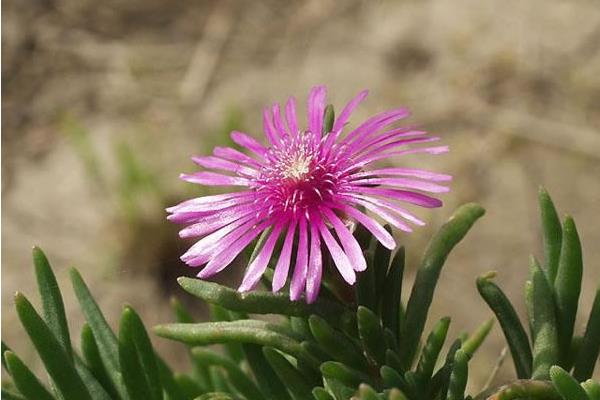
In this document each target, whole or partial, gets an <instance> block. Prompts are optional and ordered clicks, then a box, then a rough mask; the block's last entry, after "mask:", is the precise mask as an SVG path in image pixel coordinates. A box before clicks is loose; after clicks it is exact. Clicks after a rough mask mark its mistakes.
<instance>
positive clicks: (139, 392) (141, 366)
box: [119, 306, 163, 400]
mask: <svg viewBox="0 0 600 400" xmlns="http://www.w3.org/2000/svg"><path fill="white" fill-rule="evenodd" d="M119 361H120V365H121V369H122V370H121V372H122V375H123V382H124V383H125V387H126V388H127V392H128V393H129V396H130V397H131V399H132V400H137V399H139V400H162V398H163V395H162V385H161V383H160V375H159V372H158V366H157V364H156V358H155V356H154V349H153V348H152V343H151V342H150V338H149V337H148V334H147V333H146V329H145V328H144V324H143V323H142V320H141V319H140V317H139V315H138V314H137V313H136V312H135V311H134V310H133V309H132V308H131V307H128V306H126V307H125V308H124V309H123V313H122V315H121V326H120V329H119Z"/></svg>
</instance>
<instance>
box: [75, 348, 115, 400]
mask: <svg viewBox="0 0 600 400" xmlns="http://www.w3.org/2000/svg"><path fill="white" fill-rule="evenodd" d="M75 370H76V371H77V373H78V374H79V376H80V377H81V380H82V381H83V384H84V385H85V387H86V388H87V390H88V392H89V393H90V395H91V396H92V399H94V400H111V399H114V396H111V395H109V394H108V392H107V391H106V389H105V388H104V387H103V386H102V384H101V383H100V382H99V381H98V380H97V379H96V377H95V376H94V375H93V374H92V372H91V371H90V370H89V369H88V367H87V366H86V365H85V364H84V362H83V360H81V358H79V356H77V355H75Z"/></svg>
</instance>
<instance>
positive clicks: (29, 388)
mask: <svg viewBox="0 0 600 400" xmlns="http://www.w3.org/2000/svg"><path fill="white" fill-rule="evenodd" d="M4 357H5V358H6V362H7V365H8V371H9V372H10V375H11V376H12V379H13V382H14V384H15V386H16V387H17V389H19V392H21V393H22V394H23V395H24V396H25V397H26V398H28V399H35V400H54V397H53V396H52V394H50V392H49V391H48V390H47V389H46V388H45V387H44V385H43V384H42V383H41V382H40V381H39V379H38V378H37V377H36V376H35V375H34V374H33V372H31V370H30V369H29V368H27V366H26V365H25V364H24V363H23V362H22V361H21V360H20V359H19V358H18V357H17V356H16V355H15V354H14V353H13V352H11V351H6V352H4ZM2 398H4V396H2Z"/></svg>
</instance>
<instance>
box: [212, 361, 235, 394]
mask: <svg viewBox="0 0 600 400" xmlns="http://www.w3.org/2000/svg"><path fill="white" fill-rule="evenodd" d="M208 374H209V375H210V380H211V382H212V384H213V386H214V388H215V392H224V393H231V390H230V387H229V382H228V381H227V379H226V378H225V375H224V374H223V372H222V370H221V368H219V367H216V366H209V367H208Z"/></svg>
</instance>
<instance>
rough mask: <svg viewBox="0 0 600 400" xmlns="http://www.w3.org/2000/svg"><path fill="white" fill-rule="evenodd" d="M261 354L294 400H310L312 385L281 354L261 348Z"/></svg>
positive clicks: (270, 349) (267, 348)
mask: <svg viewBox="0 0 600 400" xmlns="http://www.w3.org/2000/svg"><path fill="white" fill-rule="evenodd" d="M263 354H264V355H265V358H266V359H267V361H268V362H269V364H270V365H271V368H273V371H275V373H276V374H277V376H278V377H279V379H280V380H281V381H282V382H285V386H286V387H287V388H288V389H289V391H290V393H291V395H292V397H293V398H294V399H295V400H304V399H310V398H311V396H310V393H311V389H312V385H311V384H310V382H309V381H308V380H306V378H305V377H304V376H303V375H302V374H301V373H300V371H298V369H297V368H296V367H294V366H293V365H292V364H291V363H290V362H289V361H288V360H287V359H286V358H285V357H284V356H283V355H281V353H279V352H278V351H277V350H275V349H273V348H272V347H263Z"/></svg>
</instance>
